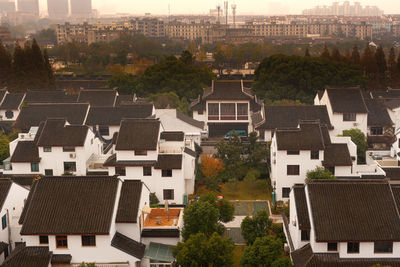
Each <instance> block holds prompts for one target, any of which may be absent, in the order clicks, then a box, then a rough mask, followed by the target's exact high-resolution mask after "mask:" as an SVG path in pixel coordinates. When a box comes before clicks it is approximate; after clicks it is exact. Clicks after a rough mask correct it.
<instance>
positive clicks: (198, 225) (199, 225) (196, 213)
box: [182, 201, 224, 240]
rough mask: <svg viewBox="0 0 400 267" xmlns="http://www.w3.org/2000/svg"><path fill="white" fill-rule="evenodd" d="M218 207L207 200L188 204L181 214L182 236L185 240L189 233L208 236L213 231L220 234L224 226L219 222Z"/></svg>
mask: <svg viewBox="0 0 400 267" xmlns="http://www.w3.org/2000/svg"><path fill="white" fill-rule="evenodd" d="M219 218H220V213H219V210H218V208H217V207H216V206H215V205H213V204H210V203H209V202H207V201H198V202H195V203H193V204H191V205H189V206H188V207H187V208H186V209H185V213H184V215H183V229H182V237H183V239H184V240H187V239H188V238H189V237H190V235H193V234H197V233H203V234H205V235H206V236H207V237H210V236H211V235H212V234H213V233H214V232H217V233H219V234H222V233H223V231H224V226H223V225H221V224H220V223H219Z"/></svg>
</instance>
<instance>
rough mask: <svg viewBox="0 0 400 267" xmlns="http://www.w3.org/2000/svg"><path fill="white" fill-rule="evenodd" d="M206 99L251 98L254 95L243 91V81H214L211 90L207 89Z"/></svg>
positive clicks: (204, 97) (204, 96)
mask: <svg viewBox="0 0 400 267" xmlns="http://www.w3.org/2000/svg"><path fill="white" fill-rule="evenodd" d="M203 99H204V100H250V99H253V95H249V94H248V92H247V93H245V92H243V91H242V82H241V81H229V82H225V81H214V82H213V86H212V88H211V91H205V92H204V95H203Z"/></svg>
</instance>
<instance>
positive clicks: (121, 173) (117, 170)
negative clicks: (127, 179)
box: [115, 167, 126, 176]
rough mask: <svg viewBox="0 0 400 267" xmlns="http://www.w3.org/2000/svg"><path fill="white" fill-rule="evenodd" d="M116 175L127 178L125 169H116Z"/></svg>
mask: <svg viewBox="0 0 400 267" xmlns="http://www.w3.org/2000/svg"><path fill="white" fill-rule="evenodd" d="M115 174H117V175H119V176H125V175H126V169H125V167H115Z"/></svg>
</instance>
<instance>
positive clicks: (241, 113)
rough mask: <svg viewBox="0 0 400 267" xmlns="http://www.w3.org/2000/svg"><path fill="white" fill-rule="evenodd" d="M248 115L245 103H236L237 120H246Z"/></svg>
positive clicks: (247, 106) (247, 107)
mask: <svg viewBox="0 0 400 267" xmlns="http://www.w3.org/2000/svg"><path fill="white" fill-rule="evenodd" d="M248 113H249V105H248V104H247V103H238V104H237V119H238V120H247V119H248V118H249V117H248Z"/></svg>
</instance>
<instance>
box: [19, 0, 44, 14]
mask: <svg viewBox="0 0 400 267" xmlns="http://www.w3.org/2000/svg"><path fill="white" fill-rule="evenodd" d="M18 12H23V13H30V14H33V15H36V16H39V0H18Z"/></svg>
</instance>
